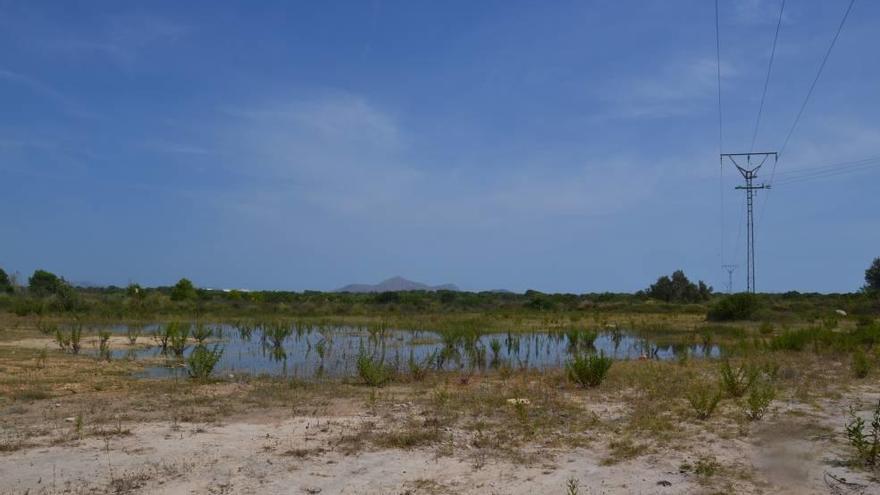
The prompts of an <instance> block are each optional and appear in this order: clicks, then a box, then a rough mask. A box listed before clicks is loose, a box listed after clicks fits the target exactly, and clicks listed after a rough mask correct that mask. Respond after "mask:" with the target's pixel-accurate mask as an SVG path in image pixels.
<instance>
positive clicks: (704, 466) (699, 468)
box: [694, 457, 721, 478]
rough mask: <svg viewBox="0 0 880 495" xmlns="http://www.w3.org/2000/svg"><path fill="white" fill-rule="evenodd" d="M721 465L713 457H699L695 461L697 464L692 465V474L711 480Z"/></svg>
mask: <svg viewBox="0 0 880 495" xmlns="http://www.w3.org/2000/svg"><path fill="white" fill-rule="evenodd" d="M720 467H721V465H720V464H718V461H716V460H715V458H714V457H700V458H699V459H697V462H695V463H694V474H696V475H697V476H702V477H703V478H711V477H712V476H715V473H716V472H718V468H720Z"/></svg>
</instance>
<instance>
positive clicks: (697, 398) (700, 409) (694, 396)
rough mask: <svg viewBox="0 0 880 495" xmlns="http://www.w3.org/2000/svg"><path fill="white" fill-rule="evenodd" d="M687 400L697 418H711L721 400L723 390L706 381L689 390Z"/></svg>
mask: <svg viewBox="0 0 880 495" xmlns="http://www.w3.org/2000/svg"><path fill="white" fill-rule="evenodd" d="M687 400H688V402H689V403H690V405H691V408H693V410H694V413H695V414H696V415H697V419H699V420H705V419H709V416H711V415H712V413H713V412H715V408H716V407H718V402H720V401H721V390H719V389H718V388H717V387H713V386H711V385H709V384H706V383H701V384H697V385H695V386H694V387H693V388H692V389H691V390H690V392H688V395H687Z"/></svg>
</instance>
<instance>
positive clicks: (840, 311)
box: [834, 309, 846, 316]
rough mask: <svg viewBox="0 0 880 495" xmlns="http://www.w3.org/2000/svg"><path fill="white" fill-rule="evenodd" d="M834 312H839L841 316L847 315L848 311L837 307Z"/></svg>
mask: <svg viewBox="0 0 880 495" xmlns="http://www.w3.org/2000/svg"><path fill="white" fill-rule="evenodd" d="M834 312H835V313H837V314H839V315H840V316H846V311H844V310H842V309H836V310H834Z"/></svg>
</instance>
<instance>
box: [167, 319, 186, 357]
mask: <svg viewBox="0 0 880 495" xmlns="http://www.w3.org/2000/svg"><path fill="white" fill-rule="evenodd" d="M165 332H166V335H167V338H168V346H169V347H171V350H172V351H173V352H174V354H175V355H177V356H183V351H184V350H186V340H187V338H188V337H189V327H188V326H186V325H183V324H181V323H180V322H176V321H172V322H170V323H169V324H168V325H167V326H166V327H165Z"/></svg>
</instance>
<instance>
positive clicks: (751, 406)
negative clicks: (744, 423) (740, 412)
mask: <svg viewBox="0 0 880 495" xmlns="http://www.w3.org/2000/svg"><path fill="white" fill-rule="evenodd" d="M775 398H776V389H775V388H774V387H773V385H772V384H770V383H767V382H760V383H756V384H755V385H754V386H753V387H752V388H751V390H749V395H748V397H746V410H745V413H746V417H747V418H749V419H750V420H751V421H758V420H760V419H761V418H763V417H764V414H766V413H767V410H768V409H769V408H770V403H771V402H773V399H775Z"/></svg>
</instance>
